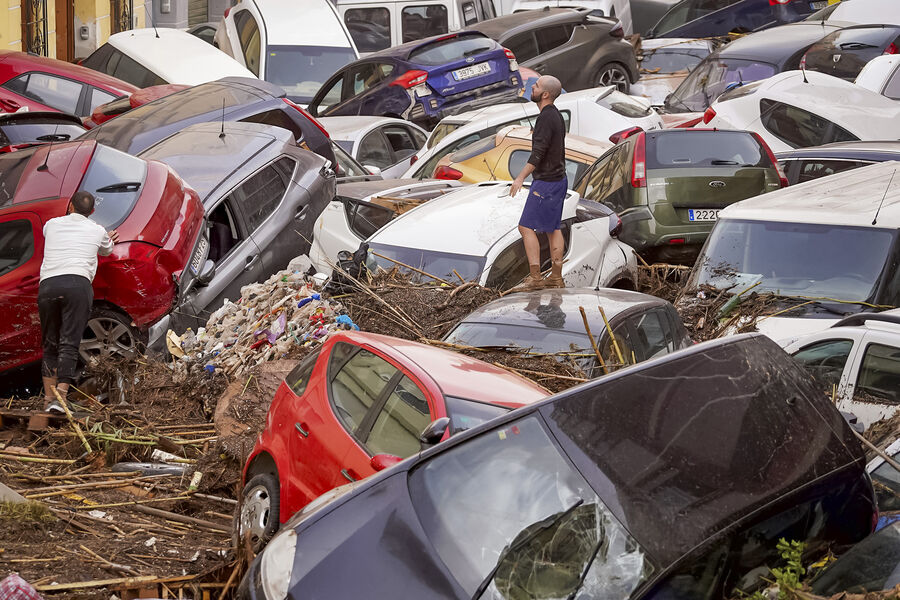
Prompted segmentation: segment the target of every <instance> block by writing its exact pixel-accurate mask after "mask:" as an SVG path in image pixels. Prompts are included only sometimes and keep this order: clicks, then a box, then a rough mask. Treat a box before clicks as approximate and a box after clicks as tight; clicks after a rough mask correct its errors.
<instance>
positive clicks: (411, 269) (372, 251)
mask: <svg viewBox="0 0 900 600" xmlns="http://www.w3.org/2000/svg"><path fill="white" fill-rule="evenodd" d="M369 253H370V254H374V255H375V256H377V257H379V258H383V259H385V260H389V261H391V262H392V263H396V264H398V265H400V266H401V267H406V268H407V269H409V270H410V271H415V272H416V273H421V274H422V275H425V276H426V277H431V278H432V279H436V280H438V281H440V282H441V283H446V284H447V285H453V284H452V283H450V282H449V281H447V280H446V279H441V278H440V277H438V276H437V275H432V274H431V273H428V272H427V271H423V270H422V269H417V268H415V267H414V266H412V265H408V264H406V263H404V262H400V261H399V260H396V259H393V258H391V257H389V256H385V255H384V254H378V253H377V252H375V251H374V250H369ZM460 279H462V278H461V277H460Z"/></svg>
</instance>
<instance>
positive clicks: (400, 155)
mask: <svg viewBox="0 0 900 600" xmlns="http://www.w3.org/2000/svg"><path fill="white" fill-rule="evenodd" d="M319 122H320V123H321V124H322V126H323V127H324V128H325V130H326V131H327V132H328V135H329V137H331V139H332V141H334V142H335V143H336V144H337V145H338V146H340V147H341V148H343V149H344V150H346V151H347V153H348V154H350V156H352V157H353V158H355V159H356V160H357V162H359V163H361V164H362V165H363V166H365V167H366V169H367V170H369V171H370V172H372V171H374V169H372V168H371V167H376V168H377V169H378V170H379V172H380V173H381V176H382V177H384V178H385V179H393V178H396V177H399V176H400V175H402V174H403V172H404V171H406V169H407V168H408V167H409V158H410V157H411V156H413V155H414V154H415V153H416V152H418V151H419V149H420V148H421V147H422V146H424V145H425V139H426V138H427V137H428V132H427V131H425V130H424V129H422V128H421V127H419V126H418V125H416V124H415V123H411V122H409V121H406V120H403V119H395V118H393V117H369V116H357V117H320V118H319Z"/></svg>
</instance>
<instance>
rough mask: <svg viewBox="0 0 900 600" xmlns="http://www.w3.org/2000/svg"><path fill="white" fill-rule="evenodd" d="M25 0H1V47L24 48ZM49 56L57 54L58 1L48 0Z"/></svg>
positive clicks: (8, 48)
mask: <svg viewBox="0 0 900 600" xmlns="http://www.w3.org/2000/svg"><path fill="white" fill-rule="evenodd" d="M23 1H24V0H0V49H3V50H21V49H22V16H23V14H24V7H23V6H22V2H23ZM47 45H48V52H47V56H56V2H55V0H47Z"/></svg>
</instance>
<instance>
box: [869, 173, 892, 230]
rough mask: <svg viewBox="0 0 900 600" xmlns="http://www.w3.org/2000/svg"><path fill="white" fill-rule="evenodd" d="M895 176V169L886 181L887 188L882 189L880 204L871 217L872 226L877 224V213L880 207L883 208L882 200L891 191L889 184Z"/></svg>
mask: <svg viewBox="0 0 900 600" xmlns="http://www.w3.org/2000/svg"><path fill="white" fill-rule="evenodd" d="M896 174H897V169H894V172H893V173H891V178H890V179H888V184H887V187H886V188H884V195H882V196H881V202H879V203H878V210H876V211H875V216H874V217H872V225H875V224H876V223H877V222H878V213H880V212H881V207H882V206H884V199H885V198H887V193H888V190H889V189H891V182H892V181H894V175H896Z"/></svg>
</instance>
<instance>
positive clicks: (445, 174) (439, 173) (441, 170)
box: [433, 165, 463, 181]
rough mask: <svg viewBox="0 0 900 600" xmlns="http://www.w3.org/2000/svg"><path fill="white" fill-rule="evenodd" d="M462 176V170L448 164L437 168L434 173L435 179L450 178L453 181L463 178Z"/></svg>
mask: <svg viewBox="0 0 900 600" xmlns="http://www.w3.org/2000/svg"><path fill="white" fill-rule="evenodd" d="M462 176H463V173H462V171H457V170H456V169H454V168H453V167H448V166H446V165H441V166H439V167H438V168H437V169H435V170H434V175H433V177H434V178H435V179H450V180H453V181H457V180H459V179H462Z"/></svg>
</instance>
